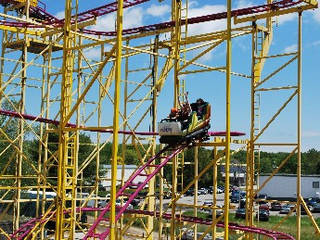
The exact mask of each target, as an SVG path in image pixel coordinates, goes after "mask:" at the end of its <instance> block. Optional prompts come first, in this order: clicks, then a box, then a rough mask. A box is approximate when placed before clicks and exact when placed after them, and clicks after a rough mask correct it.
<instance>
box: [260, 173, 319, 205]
mask: <svg viewBox="0 0 320 240" xmlns="http://www.w3.org/2000/svg"><path fill="white" fill-rule="evenodd" d="M269 176H270V175H260V176H259V187H260V186H261V185H262V184H263V183H264V182H265V181H266V180H267V178H268V177H269ZM319 185H320V175H302V176H301V194H302V197H303V198H310V197H320V188H319V187H320V186H319ZM259 193H260V194H267V195H268V198H271V199H296V198H297V175H295V174H281V175H275V176H274V177H272V178H271V180H270V181H269V182H268V183H267V184H266V185H265V186H264V187H263V188H262V189H261V191H260V192H259Z"/></svg>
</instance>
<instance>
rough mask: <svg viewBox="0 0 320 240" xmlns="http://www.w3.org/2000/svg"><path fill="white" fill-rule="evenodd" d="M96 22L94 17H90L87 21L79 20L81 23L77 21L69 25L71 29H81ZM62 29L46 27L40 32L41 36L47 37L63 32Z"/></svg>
mask: <svg viewBox="0 0 320 240" xmlns="http://www.w3.org/2000/svg"><path fill="white" fill-rule="evenodd" d="M96 23H97V21H96V19H92V20H89V21H85V22H81V23H77V24H72V25H71V30H76V29H81V28H85V27H88V26H92V25H95V24H96ZM63 31H64V29H63V28H53V29H52V28H50V30H49V29H47V30H46V31H45V32H43V33H42V34H41V37H47V36H52V35H54V34H58V33H63Z"/></svg>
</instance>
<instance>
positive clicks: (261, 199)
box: [255, 193, 268, 204]
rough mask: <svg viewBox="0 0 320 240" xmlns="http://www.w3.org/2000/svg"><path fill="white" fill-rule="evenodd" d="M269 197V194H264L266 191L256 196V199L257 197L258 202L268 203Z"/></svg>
mask: <svg viewBox="0 0 320 240" xmlns="http://www.w3.org/2000/svg"><path fill="white" fill-rule="evenodd" d="M267 198H268V195H267V194H264V193H262V194H259V195H258V196H256V197H255V199H257V202H258V203H259V204H266V203H267V202H266V200H267Z"/></svg>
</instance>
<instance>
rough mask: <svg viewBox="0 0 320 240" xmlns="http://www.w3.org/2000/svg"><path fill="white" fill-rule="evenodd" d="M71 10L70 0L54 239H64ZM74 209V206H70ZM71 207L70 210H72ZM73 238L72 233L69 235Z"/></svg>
mask: <svg viewBox="0 0 320 240" xmlns="http://www.w3.org/2000/svg"><path fill="white" fill-rule="evenodd" d="M71 10H72V0H66V1H65V23H64V36H63V62H62V83H61V104H60V114H61V121H60V125H59V129H58V131H59V165H58V181H57V184H58V186H57V193H58V194H57V199H56V204H57V218H56V232H55V239H63V238H64V225H65V221H64V210H65V208H66V198H67V196H66V182H67V181H66V177H67V176H66V175H67V174H66V171H67V170H66V167H65V166H66V164H67V158H68V138H69V134H68V132H67V131H66V130H65V126H66V124H67V122H66V117H67V116H68V114H69V112H70V105H71V95H72V73H73V56H72V51H71V50H70V47H71V44H72V36H71ZM72 207H74V206H72ZM72 207H71V208H72ZM71 229H72V228H71ZM69 237H71V238H73V233H72V232H71V233H69Z"/></svg>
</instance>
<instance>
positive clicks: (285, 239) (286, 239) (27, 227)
mask: <svg viewBox="0 0 320 240" xmlns="http://www.w3.org/2000/svg"><path fill="white" fill-rule="evenodd" d="M120 208H121V207H117V209H120ZM103 210H104V209H103V208H88V207H85V208H77V212H80V211H81V212H96V211H103ZM125 213H128V214H142V215H148V216H155V217H157V218H159V217H160V213H159V212H156V213H154V212H150V211H144V210H125ZM53 215H54V214H53V213H49V214H48V216H49V217H47V218H43V219H42V218H34V219H31V220H30V221H28V222H27V223H26V224H24V225H23V226H21V228H20V229H19V230H18V231H16V232H15V233H14V234H13V235H12V236H11V237H12V239H17V240H22V239H24V238H25V237H26V236H27V235H28V233H29V232H31V230H32V229H33V227H34V226H35V225H36V223H39V222H40V223H44V222H46V221H47V220H48V219H49V218H50V217H52V216H53ZM161 217H162V219H166V220H171V219H172V215H171V214H170V213H164V214H162V215H161ZM175 219H176V221H179V222H189V223H197V224H203V225H211V224H212V220H211V219H204V218H198V217H191V216H184V215H176V217H175ZM106 220H107V219H106ZM216 226H217V227H219V228H224V227H225V225H224V223H223V222H218V223H217V225H216ZM228 228H229V229H230V230H239V231H242V232H248V233H254V234H258V235H262V236H266V237H269V238H271V239H274V240H278V239H279V240H280V239H282V240H294V239H295V238H294V237H292V236H291V235H289V234H287V233H283V232H278V231H272V230H268V229H264V228H258V227H249V226H244V225H240V224H236V223H229V226H228ZM19 234H20V235H19Z"/></svg>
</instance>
